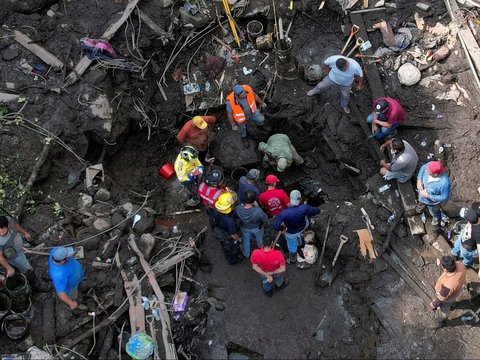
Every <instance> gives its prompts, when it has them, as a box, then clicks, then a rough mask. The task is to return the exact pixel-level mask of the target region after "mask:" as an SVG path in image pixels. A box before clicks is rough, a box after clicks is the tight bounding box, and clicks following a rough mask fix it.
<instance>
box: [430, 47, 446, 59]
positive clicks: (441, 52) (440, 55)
mask: <svg viewBox="0 0 480 360" xmlns="http://www.w3.org/2000/svg"><path fill="white" fill-rule="evenodd" d="M449 56H450V49H449V48H448V47H446V46H445V45H444V46H442V47H441V48H440V49H438V50H437V51H435V52H434V53H433V56H432V59H433V60H435V61H442V60H445V59H446V58H448V57H449Z"/></svg>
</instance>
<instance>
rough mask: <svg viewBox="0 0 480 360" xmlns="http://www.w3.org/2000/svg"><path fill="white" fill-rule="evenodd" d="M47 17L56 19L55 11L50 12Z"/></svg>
mask: <svg viewBox="0 0 480 360" xmlns="http://www.w3.org/2000/svg"><path fill="white" fill-rule="evenodd" d="M47 16H48V17H54V16H55V11H53V10H48V11H47Z"/></svg>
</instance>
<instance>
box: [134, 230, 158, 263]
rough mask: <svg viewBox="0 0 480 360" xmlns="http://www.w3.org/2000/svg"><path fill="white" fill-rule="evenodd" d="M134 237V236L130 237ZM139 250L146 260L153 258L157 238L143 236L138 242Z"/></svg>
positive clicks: (147, 235)
mask: <svg viewBox="0 0 480 360" xmlns="http://www.w3.org/2000/svg"><path fill="white" fill-rule="evenodd" d="M130 236H134V235H130ZM137 245H138V248H139V249H140V251H141V252H142V254H143V256H145V259H146V260H147V261H148V260H150V258H151V257H152V251H153V248H154V247H155V238H154V237H153V235H152V234H142V236H140V240H138V241H137Z"/></svg>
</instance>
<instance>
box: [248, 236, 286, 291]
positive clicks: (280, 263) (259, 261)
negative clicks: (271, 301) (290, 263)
mask: <svg viewBox="0 0 480 360" xmlns="http://www.w3.org/2000/svg"><path fill="white" fill-rule="evenodd" d="M262 243H263V247H262V248H261V249H256V250H254V251H253V253H252V258H251V259H250V261H251V263H252V267H253V270H255V271H256V272H257V273H259V274H260V277H261V278H262V287H263V293H264V294H265V295H266V296H269V297H270V296H272V295H273V284H275V286H276V287H277V289H282V288H284V287H285V286H287V284H288V283H287V282H286V281H285V280H286V279H285V271H286V268H285V258H284V257H283V254H282V252H281V251H280V250H275V248H274V247H273V241H272V238H271V237H270V236H268V235H265V237H264V238H263V241H262Z"/></svg>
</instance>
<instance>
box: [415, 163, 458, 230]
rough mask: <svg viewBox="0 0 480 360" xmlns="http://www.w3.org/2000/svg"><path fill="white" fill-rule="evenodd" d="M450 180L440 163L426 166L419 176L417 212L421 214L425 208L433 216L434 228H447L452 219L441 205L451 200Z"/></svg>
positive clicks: (422, 168) (421, 169)
mask: <svg viewBox="0 0 480 360" xmlns="http://www.w3.org/2000/svg"><path fill="white" fill-rule="evenodd" d="M450 186H451V183H450V178H449V177H448V175H447V173H446V172H445V168H444V167H443V165H442V163H441V162H440V161H430V162H428V163H426V164H424V165H423V166H422V167H421V168H420V171H419V172H418V175H417V190H418V201H419V202H420V204H419V206H418V207H417V212H418V213H421V212H422V211H423V209H424V208H425V206H426V207H427V209H428V211H429V212H430V215H432V218H433V219H432V226H433V227H435V228H438V226H439V225H440V226H442V227H443V226H445V225H446V224H447V223H448V222H449V221H450V219H449V218H448V216H447V215H445V213H444V212H443V211H442V208H441V204H442V203H443V202H445V201H447V200H448V199H449V198H450Z"/></svg>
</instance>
